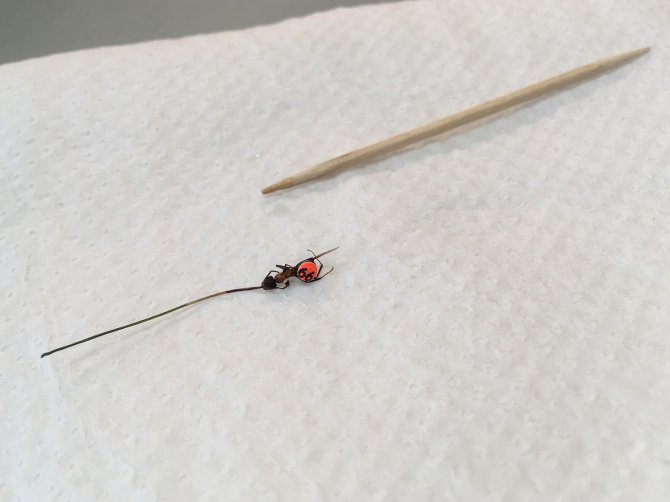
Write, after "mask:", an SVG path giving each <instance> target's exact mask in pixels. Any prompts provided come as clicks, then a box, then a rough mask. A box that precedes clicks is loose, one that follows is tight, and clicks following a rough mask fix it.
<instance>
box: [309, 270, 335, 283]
mask: <svg viewBox="0 0 670 502" xmlns="http://www.w3.org/2000/svg"><path fill="white" fill-rule="evenodd" d="M333 270H335V267H333V268H331V269H330V270H329V271H328V272H326V273H325V274H323V275H321V276H320V277H319V275H320V274H321V270H319V275H317V276H316V278H315V279H312V280H311V281H309V282H316V281H320V280H321V279H323V278H324V277H326V276H327V275H328V274H330V273H331V272H332V271H333Z"/></svg>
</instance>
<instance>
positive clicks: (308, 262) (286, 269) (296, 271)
mask: <svg viewBox="0 0 670 502" xmlns="http://www.w3.org/2000/svg"><path fill="white" fill-rule="evenodd" d="M336 249H338V248H333V249H329V250H328V251H324V252H323V253H321V254H319V255H317V254H316V253H314V251H312V250H311V249H308V250H307V251H309V252H310V253H312V258H306V259H304V260H302V261H301V262H299V263H298V264H297V265H295V266H291V265H289V264H288V263H287V264H285V265H275V266H276V267H277V268H280V269H281V272H280V271H279V270H270V271H269V272H268V275H266V276H265V279H263V284H262V285H261V287H262V288H263V289H265V290H270V289H277V288H279V289H286V288H288V287H289V285H290V282H289V280H288V279H289V278H291V277H297V278H298V279H300V280H301V281H302V282H316V281H320V280H321V279H323V278H324V277H326V276H327V275H328V274H330V273H331V272H332V271H333V269H332V268H331V269H330V270H329V271H328V272H326V273H325V274H323V275H321V271H322V270H323V263H321V260H319V258H321V257H322V256H323V255H326V254H328V253H332V252H333V251H335V250H336ZM315 262H318V263H319V265H317V264H316V263H315ZM273 272H274V273H275V275H274V276H273V275H270V274H272V273H273ZM279 284H284V287H283V288H280V287H279Z"/></svg>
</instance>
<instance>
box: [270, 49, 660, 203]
mask: <svg viewBox="0 0 670 502" xmlns="http://www.w3.org/2000/svg"><path fill="white" fill-rule="evenodd" d="M649 50H650V48H649V47H644V48H641V49H636V50H634V51H630V52H626V53H623V54H618V55H616V56H611V57H608V58H604V59H600V60H598V61H596V62H594V63H590V64H587V65H584V66H580V67H579V68H575V69H574V70H571V71H568V72H566V73H561V74H560V75H557V76H555V77H551V78H549V79H547V80H543V81H541V82H537V83H536V84H532V85H529V86H528V87H524V88H523V89H519V90H517V91H514V92H511V93H509V94H505V95H504V96H500V97H498V98H495V99H492V100H490V101H486V102H485V103H482V104H479V105H477V106H473V107H472V108H468V109H467V110H463V111H462V112H458V113H455V114H453V115H449V116H448V117H445V118H442V119H440V120H436V121H435V122H431V123H430V124H426V125H424V126H420V127H417V128H415V129H411V130H409V131H407V132H404V133H401V134H398V135H396V136H392V137H390V138H387V139H385V140H382V141H379V142H377V143H373V144H371V145H368V146H365V147H363V148H359V149H357V150H353V151H351V152H349V153H345V154H344V155H340V156H339V157H335V158H334V159H330V160H327V161H326V162H322V163H321V164H317V165H315V166H314V167H310V168H309V169H305V170H304V171H301V172H299V173H297V174H295V175H293V176H289V177H288V178H285V179H283V180H281V181H278V182H277V183H274V184H272V185H270V186H267V187H265V188H263V190H262V193H264V194H268V193H272V192H276V191H277V190H284V189H286V188H290V187H293V186H296V185H299V184H301V183H305V182H307V181H311V180H313V179H316V178H320V177H321V176H326V175H328V174H333V173H337V172H341V171H344V170H345V169H348V168H350V167H352V166H355V165H359V164H363V163H365V162H368V161H371V160H373V159H376V158H379V157H382V156H385V155H388V154H391V153H393V152H397V151H398V150H401V149H403V148H406V147H408V146H411V145H413V144H416V143H419V142H421V141H424V140H426V139H428V138H431V137H433V136H437V135H439V134H443V133H445V132H447V131H450V130H452V129H456V128H457V127H461V126H463V125H465V124H469V123H471V122H474V121H476V120H480V119H483V118H485V117H489V116H491V115H493V114H496V113H498V112H501V111H503V110H506V109H508V108H511V107H513V106H517V105H520V104H522V103H526V102H528V101H530V100H533V99H536V98H539V97H541V96H545V95H547V94H550V93H552V92H555V91H558V90H561V89H564V88H566V87H568V86H570V85H573V84H576V83H579V82H582V81H585V80H588V79H590V78H593V77H595V76H597V75H600V74H601V73H604V72H606V71H608V70H611V69H613V68H616V67H617V66H620V65H623V64H624V63H627V62H629V61H632V60H633V59H636V58H638V57H640V56H642V55H643V54H646V53H647V52H649Z"/></svg>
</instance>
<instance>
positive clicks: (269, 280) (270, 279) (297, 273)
mask: <svg viewBox="0 0 670 502" xmlns="http://www.w3.org/2000/svg"><path fill="white" fill-rule="evenodd" d="M336 249H338V248H333V249H329V250H328V251H324V252H323V253H321V254H318V255H317V254H315V253H314V251H312V250H311V249H308V250H307V251H309V252H310V253H312V257H311V258H305V259H304V260H302V261H300V262H298V264H297V265H295V266H291V265H289V264H285V265H276V266H277V267H278V268H280V269H281V272H280V271H279V270H270V271H269V272H268V273H267V275H266V276H265V279H263V282H262V283H261V285H260V286H252V287H249V288H237V289H229V290H227V291H219V292H218V293H214V294H211V295H207V296H204V297H202V298H198V299H197V300H192V301H190V302H188V303H184V304H183V305H179V306H178V307H174V308H171V309H170V310H166V311H165V312H161V313H160V314H156V315H152V316H151V317H147V318H145V319H140V320H139V321H135V322H131V323H130V324H125V325H123V326H119V327H118V328H114V329H110V330H108V331H103V332H102V333H98V334H97V335H93V336H89V337H88V338H84V339H83V340H79V341H77V342H74V343H71V344H69V345H64V346H62V347H58V348H57V349H53V350H50V351H48V352H45V353H44V354H42V355H41V356H40V357H44V356H48V355H49V354H53V353H54V352H58V351H60V350H64V349H67V348H69V347H73V346H74V345H79V344H80V343H84V342H88V341H89V340H93V339H94V338H99V337H101V336H104V335H108V334H110V333H114V332H115V331H121V330H122V329H126V328H130V327H131V326H136V325H138V324H142V323H143V322H147V321H151V320H152V319H156V318H157V317H161V316H164V315H166V314H169V313H171V312H174V311H175V310H179V309H183V308H184V307H188V306H190V305H194V304H196V303H199V302H202V301H205V300H209V299H210V298H214V297H216V296H221V295H227V294H230V293H237V292H239V291H252V290H254V289H263V290H265V291H269V290H272V289H286V288H288V287H289V278H291V277H297V278H298V279H300V280H301V281H302V282H316V281H320V280H321V279H323V278H324V277H326V276H327V275H328V274H330V273H331V272H332V271H333V269H332V268H331V269H330V270H329V271H328V272H326V273H325V274H323V275H321V271H322V270H323V263H321V260H319V258H321V257H322V256H323V255H326V254H328V253H332V252H333V251H335V250H336ZM317 262H318V265H317ZM273 273H274V274H275V275H271V274H273ZM280 284H281V285H283V286H284V287H283V288H280V287H279V285H280Z"/></svg>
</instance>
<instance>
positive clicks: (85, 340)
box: [40, 286, 263, 358]
mask: <svg viewBox="0 0 670 502" xmlns="http://www.w3.org/2000/svg"><path fill="white" fill-rule="evenodd" d="M262 288H263V286H254V287H251V288H238V289H229V290H228V291H219V292H218V293H214V294H212V295H208V296H204V297H202V298H198V299H197V300H192V301H190V302H188V303H184V304H183V305H179V306H178V307H174V308H171V309H170V310H166V311H165V312H161V313H160V314H156V315H152V316H151V317H147V318H146V319H141V320H139V321H135V322H131V323H130V324H126V325H125V326H119V327H118V328H114V329H110V330H109V331H103V332H102V333H98V334H97V335H93V336H89V337H88V338H84V339H83V340H79V341H78V342H74V343H71V344H69V345H63V346H62V347H58V348H57V349H53V350H50V351H49V352H45V353H44V354H42V355H41V356H40V358H42V357H44V356H48V355H50V354H53V353H54V352H58V351H60V350H64V349H67V348H70V347H74V346H75V345H79V344H80V343H84V342H88V341H90V340H93V339H95V338H99V337H101V336H104V335H109V334H110V333H114V332H115V331H121V330H122V329H126V328H130V327H131V326H137V325H138V324H142V323H143V322H147V321H151V320H152V319H156V318H157V317H161V316H164V315H166V314H169V313H171V312H174V311H175V310H179V309H183V308H184V307H188V306H190V305H194V304H196V303H199V302H203V301H205V300H209V299H210V298H214V297H216V296H221V295H227V294H229V293H237V292H238V291H252V290H254V289H262Z"/></svg>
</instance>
